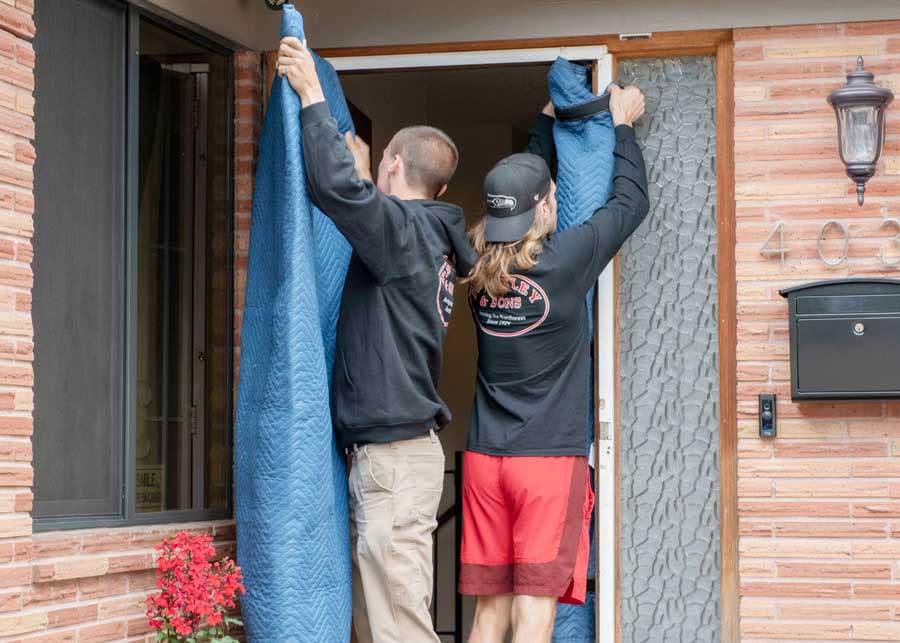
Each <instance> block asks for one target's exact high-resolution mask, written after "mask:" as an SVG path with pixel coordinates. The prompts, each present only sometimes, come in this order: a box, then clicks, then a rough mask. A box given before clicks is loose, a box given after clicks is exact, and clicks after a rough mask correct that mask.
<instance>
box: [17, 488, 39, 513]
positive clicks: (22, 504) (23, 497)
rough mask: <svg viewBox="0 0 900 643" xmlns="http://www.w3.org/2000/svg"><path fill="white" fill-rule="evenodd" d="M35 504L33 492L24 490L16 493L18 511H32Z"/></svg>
mask: <svg viewBox="0 0 900 643" xmlns="http://www.w3.org/2000/svg"><path fill="white" fill-rule="evenodd" d="M33 504H34V494H32V493H31V492H23V493H17V494H16V506H15V509H16V511H21V512H23V513H29V512H31V509H32V506H33Z"/></svg>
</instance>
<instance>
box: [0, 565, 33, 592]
mask: <svg viewBox="0 0 900 643" xmlns="http://www.w3.org/2000/svg"><path fill="white" fill-rule="evenodd" d="M29 583H31V565H15V566H13V565H10V566H7V567H4V568H3V573H0V587H16V586H19V585H28V584H29Z"/></svg>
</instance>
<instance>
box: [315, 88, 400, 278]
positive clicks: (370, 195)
mask: <svg viewBox="0 0 900 643" xmlns="http://www.w3.org/2000/svg"><path fill="white" fill-rule="evenodd" d="M300 117H301V120H302V122H303V156H304V159H305V161H306V175H307V182H308V184H309V189H310V192H311V196H312V197H313V200H314V201H315V203H316V205H317V206H318V207H319V208H320V209H321V210H322V211H323V212H324V213H325V214H326V215H327V216H328V218H330V219H331V220H332V221H334V224H335V225H336V226H337V228H338V230H340V231H341V233H342V234H343V235H344V236H345V237H346V238H347V241H349V242H350V245H351V246H352V247H353V251H354V252H355V253H356V254H357V255H358V256H359V258H360V259H361V260H362V262H363V263H364V264H365V265H366V267H367V268H368V269H369V270H370V271H371V273H372V274H373V275H374V276H375V277H376V279H378V280H379V281H381V282H384V281H387V280H388V279H390V278H391V277H392V276H393V275H394V274H395V273H396V272H397V271H398V270H402V264H403V263H404V257H405V256H406V255H408V254H409V250H410V248H411V246H412V244H413V243H414V238H415V232H414V230H413V229H412V228H413V227H414V226H413V224H412V222H411V221H410V213H409V211H408V208H406V207H404V206H403V204H402V203H400V202H398V201H397V200H396V199H393V198H391V197H389V196H387V195H385V194H384V193H382V192H381V191H380V190H379V189H378V188H377V187H375V185H373V184H372V183H371V182H370V181H363V180H362V179H360V178H359V176H358V175H357V173H356V167H355V165H354V162H353V155H352V154H351V153H350V150H349V149H348V148H347V144H346V142H345V141H344V138H343V136H341V134H340V132H339V131H338V128H337V122H336V121H335V120H334V118H332V116H331V111H330V110H329V109H328V105H327V104H326V103H324V102H322V103H315V104H313V105H310V106H309V107H305V108H304V109H303V110H302V111H301V112H300Z"/></svg>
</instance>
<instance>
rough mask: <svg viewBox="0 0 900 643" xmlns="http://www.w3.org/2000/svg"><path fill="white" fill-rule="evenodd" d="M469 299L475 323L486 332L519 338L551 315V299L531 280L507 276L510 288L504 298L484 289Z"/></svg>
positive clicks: (497, 335) (498, 335) (523, 277)
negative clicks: (489, 293) (493, 295)
mask: <svg viewBox="0 0 900 643" xmlns="http://www.w3.org/2000/svg"><path fill="white" fill-rule="evenodd" d="M472 299H473V301H472V304H473V306H472V307H473V309H474V310H475V318H476V320H477V321H478V325H479V326H480V327H481V330H483V331H484V332H485V333H487V334H488V335H494V336H496V337H519V336H520V335H524V334H526V333H529V332H531V331H533V330H534V329H535V328H537V327H538V326H540V325H541V324H543V323H544V320H546V319H547V316H548V315H549V314H550V299H549V298H548V297H547V293H546V292H544V289H543V288H541V286H540V284H538V283H537V282H536V281H534V280H533V279H530V278H528V277H525V276H523V275H510V289H509V291H508V292H507V293H506V294H505V295H504V296H503V297H491V296H490V295H488V294H487V293H485V292H484V291H482V292H480V293H478V295H477V296H474V297H473V298H472Z"/></svg>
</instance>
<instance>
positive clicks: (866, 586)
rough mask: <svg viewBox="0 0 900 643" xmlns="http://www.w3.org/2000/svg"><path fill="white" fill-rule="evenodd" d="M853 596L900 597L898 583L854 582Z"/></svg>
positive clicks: (899, 585)
mask: <svg viewBox="0 0 900 643" xmlns="http://www.w3.org/2000/svg"><path fill="white" fill-rule="evenodd" d="M853 596H854V597H855V598H874V599H891V600H896V599H900V583H855V584H854V585H853Z"/></svg>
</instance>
